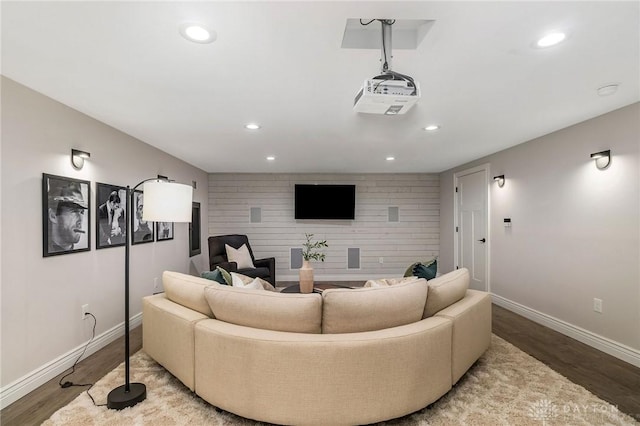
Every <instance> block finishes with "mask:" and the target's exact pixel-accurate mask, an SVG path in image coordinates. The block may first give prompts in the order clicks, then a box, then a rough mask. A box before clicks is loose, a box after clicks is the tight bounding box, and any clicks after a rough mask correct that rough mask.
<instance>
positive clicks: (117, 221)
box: [96, 183, 127, 249]
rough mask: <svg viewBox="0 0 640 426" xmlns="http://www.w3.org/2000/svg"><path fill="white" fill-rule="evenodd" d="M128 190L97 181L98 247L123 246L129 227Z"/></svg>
mask: <svg viewBox="0 0 640 426" xmlns="http://www.w3.org/2000/svg"><path fill="white" fill-rule="evenodd" d="M126 208H127V190H126V189H125V188H123V187H121V186H116V185H109V184H105V183H96V212H97V218H96V248H98V249H102V248H106V247H117V246H123V245H124V244H125V242H126V238H127V236H126V233H127V227H126V225H125V212H126V210H125V209H126Z"/></svg>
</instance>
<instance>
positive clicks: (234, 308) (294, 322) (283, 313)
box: [205, 281, 322, 334]
mask: <svg viewBox="0 0 640 426" xmlns="http://www.w3.org/2000/svg"><path fill="white" fill-rule="evenodd" d="M210 282H211V281H210ZM205 298H206V300H207V302H208V303H209V306H210V307H211V310H212V312H213V315H214V316H215V317H216V318H217V319H218V320H220V321H224V322H228V323H231V324H236V325H243V326H246V327H254V328H259V329H263V330H274V331H289V332H294V333H316V334H318V333H320V323H321V321H322V297H321V296H320V295H319V294H316V293H311V294H283V293H278V292H271V291H262V290H247V289H242V288H236V287H229V286H224V285H219V284H216V283H214V282H211V285H210V286H209V287H207V289H206V290H205Z"/></svg>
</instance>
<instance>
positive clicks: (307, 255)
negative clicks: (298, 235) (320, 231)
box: [300, 234, 329, 293]
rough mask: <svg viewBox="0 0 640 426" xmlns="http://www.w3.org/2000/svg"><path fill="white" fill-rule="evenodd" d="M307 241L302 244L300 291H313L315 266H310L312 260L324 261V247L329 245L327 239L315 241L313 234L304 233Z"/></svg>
mask: <svg viewBox="0 0 640 426" xmlns="http://www.w3.org/2000/svg"><path fill="white" fill-rule="evenodd" d="M304 236H305V238H306V239H307V241H306V242H305V243H304V244H302V246H303V247H304V248H303V249H302V259H303V261H302V267H301V268H300V293H311V292H312V291H313V268H312V267H311V266H309V261H310V260H319V261H321V262H324V257H325V254H324V253H322V251H321V250H322V249H323V248H326V247H329V245H328V244H327V241H326V240H323V241H314V240H313V234H304Z"/></svg>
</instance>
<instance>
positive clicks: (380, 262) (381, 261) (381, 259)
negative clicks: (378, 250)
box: [378, 257, 384, 265]
mask: <svg viewBox="0 0 640 426" xmlns="http://www.w3.org/2000/svg"><path fill="white" fill-rule="evenodd" d="M378 263H379V264H381V265H382V264H383V263H384V257H379V258H378Z"/></svg>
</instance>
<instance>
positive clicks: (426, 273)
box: [413, 259, 438, 281]
mask: <svg viewBox="0 0 640 426" xmlns="http://www.w3.org/2000/svg"><path fill="white" fill-rule="evenodd" d="M436 272H438V260H437V259H434V260H433V262H431V263H430V264H428V265H425V264H424V263H418V264H417V265H416V266H415V267H414V268H413V275H415V276H416V277H420V278H424V279H425V280H427V281H429V280H431V279H434V278H435V277H436Z"/></svg>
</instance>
